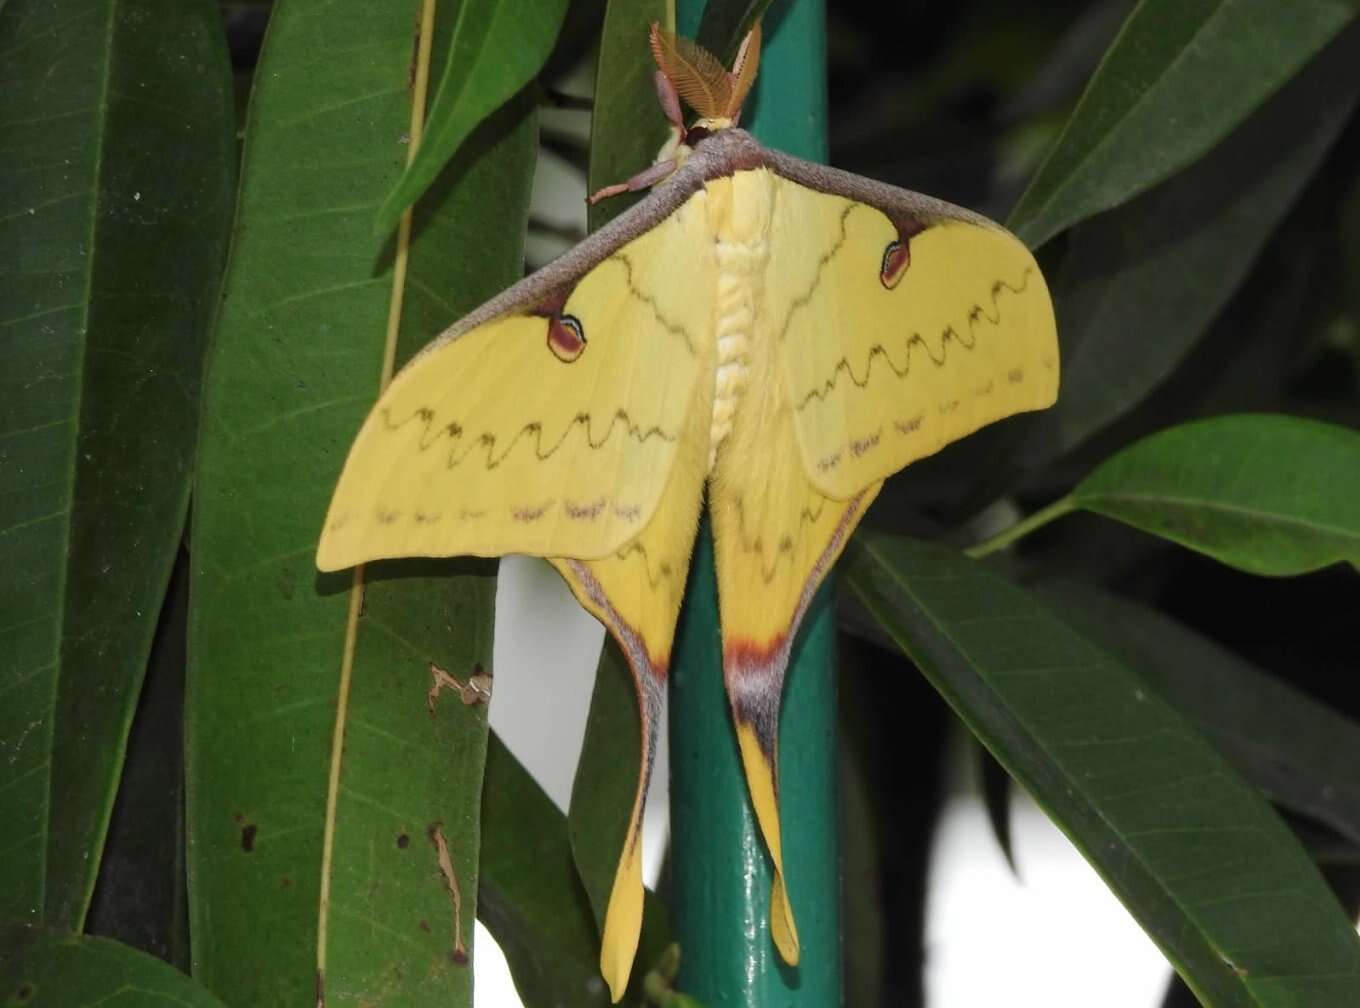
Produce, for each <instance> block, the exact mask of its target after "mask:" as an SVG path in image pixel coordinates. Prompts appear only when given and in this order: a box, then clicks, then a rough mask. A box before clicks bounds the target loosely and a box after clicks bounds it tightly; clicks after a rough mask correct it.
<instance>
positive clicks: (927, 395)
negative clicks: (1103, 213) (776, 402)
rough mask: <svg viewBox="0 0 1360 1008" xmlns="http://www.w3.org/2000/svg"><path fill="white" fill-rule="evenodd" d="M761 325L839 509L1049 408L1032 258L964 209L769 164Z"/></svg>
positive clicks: (1046, 328) (1053, 382) (1045, 316)
mask: <svg viewBox="0 0 1360 1008" xmlns="http://www.w3.org/2000/svg"><path fill="white" fill-rule="evenodd" d="M771 160H772V167H773V169H774V170H775V172H776V173H777V174H778V175H779V176H780V177H779V178H777V179H776V182H775V184H776V199H775V210H774V214H773V221H772V232H771V241H770V258H769V264H768V273H767V278H766V286H765V290H766V318H767V320H768V321H769V322H770V324H771V336H770V338H771V339H773V340H774V344H775V348H776V353H777V354H778V355H779V359H780V365H781V371H782V379H783V384H784V387H785V389H786V391H787V393H788V396H789V401H790V404H791V406H792V409H793V415H794V423H795V426H796V428H797V432H798V445H799V450H800V452H801V455H802V460H803V467H804V469H805V471H806V472H807V474H808V476H809V478H810V479H811V480H812V482H813V483H814V484H815V485H816V486H817V487H818V488H819V489H820V490H821V491H822V492H823V493H826V494H828V495H829V496H831V497H835V498H838V499H845V498H848V497H850V496H852V495H854V494H856V493H858V492H859V491H860V490H862V489H863V488H865V487H866V486H869V485H870V484H872V483H873V482H875V481H877V480H881V479H883V478H884V477H886V476H889V475H891V474H892V473H894V472H896V471H897V470H899V469H901V468H902V467H903V466H906V465H908V464H910V463H911V462H914V461H915V460H917V459H919V458H922V457H924V456H926V455H930V454H932V453H933V452H936V451H938V450H939V449H940V448H942V447H944V446H945V445H946V444H948V443H950V442H951V441H955V440H957V439H959V438H961V437H964V436H965V435H967V434H970V433H972V432H973V431H975V430H977V429H978V428H979V427H982V426H984V425H985V424H989V423H991V422H993V421H995V420H999V419H1001V418H1002V417H1007V416H1010V415H1011V414H1014V413H1020V412H1023V411H1025V410H1034V409H1042V408H1044V407H1046V406H1049V405H1051V404H1052V403H1053V401H1054V399H1055V398H1056V397H1057V391H1058V343H1057V330H1056V327H1055V325H1054V319H1053V306H1052V303H1051V301H1050V300H1049V295H1048V288H1047V286H1046V284H1045V283H1044V278H1043V275H1042V274H1041V273H1040V272H1039V267H1038V265H1037V264H1036V263H1035V261H1034V257H1033V256H1032V255H1031V254H1030V252H1029V250H1028V249H1026V248H1025V246H1024V245H1023V244H1021V242H1020V241H1019V239H1017V238H1016V237H1015V236H1013V235H1012V234H1010V233H1009V232H1008V231H1006V230H1005V229H1003V228H1002V227H1000V226H999V225H997V224H994V223H992V222H991V221H988V220H986V219H985V218H982V217H979V216H977V215H976V214H972V213H970V212H968V211H966V210H961V209H959V208H958V207H954V206H951V205H950V204H947V203H943V202H941V201H939V200H934V199H931V198H929V197H926V196H921V195H919V194H917V193H910V192H907V191H905V190H902V189H897V188H894V187H892V186H887V185H883V184H881V183H877V182H872V181H870V180H868V179H863V178H860V177H859V176H855V175H849V174H847V173H845V172H838V171H835V170H834V169H829V168H823V167H821V166H817V165H810V164H808V163H807V162H801V161H797V160H795V159H793V158H788V157H786V156H784V155H779V154H772V155H771Z"/></svg>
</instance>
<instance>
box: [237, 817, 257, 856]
mask: <svg viewBox="0 0 1360 1008" xmlns="http://www.w3.org/2000/svg"><path fill="white" fill-rule="evenodd" d="M259 828H260V827H258V826H256V825H255V824H254V823H246V824H245V825H244V826H242V827H241V850H243V851H245V852H246V853H247V854H249V853H250V852H251V851H253V850H254V849H255V833H256V832H257V831H258V830H259Z"/></svg>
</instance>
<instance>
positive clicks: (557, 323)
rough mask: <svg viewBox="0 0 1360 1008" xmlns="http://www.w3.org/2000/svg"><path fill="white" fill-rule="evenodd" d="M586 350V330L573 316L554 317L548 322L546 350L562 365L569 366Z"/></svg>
mask: <svg viewBox="0 0 1360 1008" xmlns="http://www.w3.org/2000/svg"><path fill="white" fill-rule="evenodd" d="M585 348H586V330H585V327H584V326H583V325H581V320H580V319H578V318H577V317H576V316H575V315H554V316H553V317H552V318H551V319H549V320H548V349H549V350H551V351H552V354H553V356H554V357H556V358H557V359H558V360H560V361H561V362H562V363H563V364H570V363H571V362H572V361H574V360H576V358H578V357H580V356H581V354H582V353H583V352H584V351H585Z"/></svg>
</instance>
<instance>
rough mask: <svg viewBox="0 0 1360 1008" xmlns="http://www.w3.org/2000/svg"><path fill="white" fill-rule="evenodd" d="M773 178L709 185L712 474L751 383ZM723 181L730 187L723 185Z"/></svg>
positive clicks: (759, 175)
mask: <svg viewBox="0 0 1360 1008" xmlns="http://www.w3.org/2000/svg"><path fill="white" fill-rule="evenodd" d="M768 178H769V176H768V173H766V172H760V171H750V172H740V173H738V174H737V175H735V176H733V177H732V178H728V179H718V180H714V182H711V183H710V184H709V194H710V197H712V198H711V200H710V203H711V205H712V207H713V208H714V210H716V213H715V214H714V217H715V218H716V219H715V220H714V221H713V223H714V225H715V228H714V230H715V233H716V236H717V237H716V242H715V247H714V253H715V260H716V263H717V283H718V292H717V298H716V299H715V313H714V335H715V337H716V342H717V359H716V366H715V372H714V383H713V420H712V425H711V427H710V430H709V442H708V444H709V449H708V471H709V472H710V473H711V472H712V471H713V466H714V464H715V462H716V461H717V457H718V449H719V448H720V447H721V445H722V443H723V441H724V440H726V438H727V437H728V435H729V434H731V433H732V424H733V421H734V420H735V418H736V415H737V409H738V407H739V406H740V404H741V400H742V396H743V395H744V394H745V393H746V388H747V386H748V384H749V383H750V380H751V351H752V342H751V341H752V333H753V331H754V328H755V321H756V311H757V306H758V305H759V304H760V301H761V298H762V295H763V288H764V277H765V266H766V261H767V260H768V259H769V255H770V253H769V242H768V235H769V227H768V224H769V210H770V207H769V193H770V189H769V184H768ZM719 183H726V185H725V186H721V187H720V185H719ZM733 183H737V184H733ZM715 189H716V190H718V191H717V192H715ZM724 190H725V191H724Z"/></svg>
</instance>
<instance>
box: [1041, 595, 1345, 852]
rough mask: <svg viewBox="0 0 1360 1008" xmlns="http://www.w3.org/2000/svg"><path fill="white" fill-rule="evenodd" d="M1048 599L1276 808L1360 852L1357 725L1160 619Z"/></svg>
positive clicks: (1113, 603)
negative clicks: (1211, 744)
mask: <svg viewBox="0 0 1360 1008" xmlns="http://www.w3.org/2000/svg"><path fill="white" fill-rule="evenodd" d="M1043 594H1044V597H1045V598H1047V599H1050V600H1053V601H1054V602H1055V603H1056V609H1057V611H1058V613H1059V614H1060V615H1061V616H1062V618H1063V620H1064V621H1065V622H1067V623H1070V624H1071V625H1072V626H1073V627H1075V628H1076V629H1077V630H1079V631H1080V632H1081V633H1082V634H1084V635H1085V636H1086V637H1089V638H1090V639H1091V640H1092V641H1093V642H1094V643H1096V644H1098V645H1099V646H1100V647H1101V648H1103V649H1104V650H1106V651H1108V652H1110V653H1111V654H1112V655H1115V656H1116V657H1118V658H1119V659H1120V660H1121V661H1123V662H1124V663H1125V664H1126V665H1127V666H1128V667H1129V669H1130V670H1132V671H1133V672H1136V673H1137V674H1138V675H1139V676H1140V677H1141V678H1142V679H1144V680H1146V681H1147V682H1148V683H1149V684H1150V685H1151V686H1153V687H1154V688H1155V689H1156V690H1158V692H1160V693H1161V694H1162V695H1163V696H1164V697H1166V699H1167V701H1168V702H1170V703H1171V704H1172V705H1173V706H1175V707H1176V708H1178V709H1179V710H1180V711H1181V712H1182V713H1183V714H1185V715H1186V716H1188V717H1189V718H1191V719H1192V720H1193V721H1194V722H1195V724H1196V725H1197V726H1198V727H1199V729H1200V730H1201V731H1202V732H1204V734H1205V735H1206V736H1207V737H1208V738H1209V739H1210V740H1212V741H1213V742H1214V744H1215V745H1217V746H1218V748H1219V749H1220V750H1221V751H1222V753H1223V755H1224V756H1226V757H1227V758H1228V761H1229V762H1231V763H1232V764H1233V766H1234V767H1236V768H1237V771H1238V773H1240V774H1241V775H1242V776H1243V777H1244V778H1245V779H1246V780H1247V781H1249V782H1250V783H1252V784H1254V785H1255V786H1256V787H1257V788H1259V789H1260V790H1261V792H1262V793H1263V794H1264V795H1266V797H1268V798H1269V799H1270V800H1271V801H1272V802H1274V803H1275V804H1276V805H1279V806H1281V807H1283V808H1287V809H1290V810H1291V811H1294V812H1297V813H1300V814H1302V815H1305V816H1308V817H1310V818H1312V819H1316V820H1317V821H1318V822H1321V823H1326V824H1327V825H1328V826H1330V827H1331V828H1332V829H1334V830H1335V831H1336V832H1337V833H1339V834H1341V835H1342V836H1345V837H1347V838H1348V839H1349V840H1350V841H1351V842H1352V843H1354V844H1356V845H1357V846H1360V782H1357V781H1356V778H1355V768H1356V767H1357V766H1360V724H1357V723H1356V722H1355V721H1353V720H1352V719H1350V718H1348V717H1346V716H1345V715H1343V714H1340V713H1338V712H1337V711H1334V710H1332V709H1331V708H1330V707H1328V706H1326V705H1325V704H1322V703H1319V702H1318V701H1317V700H1314V699H1313V698H1312V697H1310V696H1308V694H1306V693H1304V692H1303V691H1302V690H1299V689H1297V688H1295V687H1294V686H1291V685H1290V684H1289V683H1288V682H1286V681H1284V680H1282V679H1277V678H1276V677H1275V676H1272V675H1270V674H1269V673H1267V672H1265V671H1264V670H1262V669H1259V668H1257V667H1256V666H1254V665H1253V664H1251V663H1250V662H1248V661H1246V660H1245V659H1243V658H1239V657H1238V656H1237V655H1235V654H1233V653H1232V652H1230V651H1227V650H1225V649H1224V648H1222V647H1220V646H1219V645H1217V644H1215V643H1214V642H1213V641H1211V640H1209V639H1208V638H1205V637H1201V636H1200V635H1199V634H1197V633H1195V632H1194V631H1193V630H1191V629H1189V628H1188V627H1185V626H1182V625H1181V624H1180V623H1177V622H1176V621H1175V620H1173V619H1170V618H1169V617H1167V616H1164V615H1162V614H1161V613H1158V612H1156V611H1155V610H1152V609H1148V608H1146V607H1144V606H1141V605H1138V604H1137V603H1134V602H1131V601H1129V600H1127V599H1121V598H1119V597H1118V596H1115V595H1111V594H1109V593H1107V592H1101V591H1097V590H1093V589H1092V588H1091V587H1090V586H1089V585H1083V586H1082V587H1080V588H1078V587H1076V586H1072V585H1057V586H1053V587H1052V588H1048V587H1046V588H1045V589H1044V592H1043Z"/></svg>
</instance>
